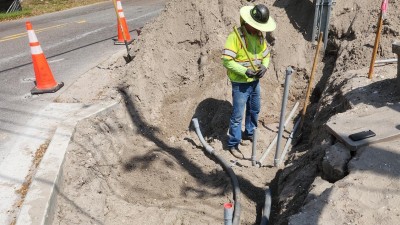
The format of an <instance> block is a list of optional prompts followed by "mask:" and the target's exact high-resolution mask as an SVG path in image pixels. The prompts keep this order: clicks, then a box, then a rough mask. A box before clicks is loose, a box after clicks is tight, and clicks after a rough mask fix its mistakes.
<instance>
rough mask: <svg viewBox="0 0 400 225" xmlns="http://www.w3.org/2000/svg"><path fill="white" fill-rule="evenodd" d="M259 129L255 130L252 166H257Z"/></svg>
mask: <svg viewBox="0 0 400 225" xmlns="http://www.w3.org/2000/svg"><path fill="white" fill-rule="evenodd" d="M257 133H258V132H257V128H255V129H254V131H253V145H252V146H251V165H252V166H256V165H257V161H256V152H257V136H258V134H257Z"/></svg>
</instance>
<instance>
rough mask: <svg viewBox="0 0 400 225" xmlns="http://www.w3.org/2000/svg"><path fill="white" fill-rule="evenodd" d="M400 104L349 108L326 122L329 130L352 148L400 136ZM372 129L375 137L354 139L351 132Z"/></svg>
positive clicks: (355, 148)
mask: <svg viewBox="0 0 400 225" xmlns="http://www.w3.org/2000/svg"><path fill="white" fill-rule="evenodd" d="M399 118H400V104H393V105H389V106H384V107H381V108H373V109H368V110H367V111H365V110H362V109H354V110H348V111H346V112H344V113H340V114H337V115H335V116H333V117H332V118H331V119H330V120H329V121H328V122H327V124H326V127H327V129H328V131H329V132H330V133H331V134H333V135H334V136H335V137H336V138H337V139H338V140H340V141H341V142H343V143H344V144H345V145H346V146H347V147H348V148H350V149H351V150H353V151H354V150H357V149H358V148H360V147H362V146H367V145H371V144H374V143H378V142H384V141H390V140H395V139H398V138H400V121H399ZM365 130H372V131H373V132H375V134H376V136H375V137H370V138H366V139H363V140H359V141H353V140H351V139H350V138H349V135H350V134H354V133H357V132H360V131H365Z"/></svg>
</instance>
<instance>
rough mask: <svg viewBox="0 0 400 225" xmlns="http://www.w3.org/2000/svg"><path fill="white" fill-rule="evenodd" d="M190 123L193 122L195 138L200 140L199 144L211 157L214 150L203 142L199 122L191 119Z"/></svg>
mask: <svg viewBox="0 0 400 225" xmlns="http://www.w3.org/2000/svg"><path fill="white" fill-rule="evenodd" d="M192 122H193V125H194V128H195V130H196V134H197V136H198V137H199V139H200V142H201V144H202V145H203V146H204V148H205V149H206V151H207V152H208V153H210V154H211V155H213V153H214V149H213V148H212V147H211V146H210V145H209V144H207V142H206V141H205V140H204V137H203V135H202V134H201V131H200V126H199V120H198V119H197V118H193V119H192Z"/></svg>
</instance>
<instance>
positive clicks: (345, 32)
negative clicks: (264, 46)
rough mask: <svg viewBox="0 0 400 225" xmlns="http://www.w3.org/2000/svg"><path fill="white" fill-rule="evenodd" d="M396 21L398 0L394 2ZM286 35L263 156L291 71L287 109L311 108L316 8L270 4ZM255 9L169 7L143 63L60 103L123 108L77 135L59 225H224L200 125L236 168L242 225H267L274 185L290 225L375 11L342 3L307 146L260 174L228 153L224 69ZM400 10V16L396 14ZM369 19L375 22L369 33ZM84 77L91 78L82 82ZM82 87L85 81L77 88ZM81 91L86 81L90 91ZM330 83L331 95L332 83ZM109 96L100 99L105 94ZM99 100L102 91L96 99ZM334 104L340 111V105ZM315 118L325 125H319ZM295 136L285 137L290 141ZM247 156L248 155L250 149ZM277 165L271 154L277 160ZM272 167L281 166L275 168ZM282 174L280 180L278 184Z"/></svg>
mask: <svg viewBox="0 0 400 225" xmlns="http://www.w3.org/2000/svg"><path fill="white" fill-rule="evenodd" d="M392 2H393V4H392V5H391V7H393V9H392V10H393V14H392V13H391V14H390V15H393V16H394V15H397V14H394V12H398V10H399V9H398V4H396V2H398V1H391V3H392ZM263 3H264V4H266V5H268V6H269V8H270V11H271V15H272V16H273V17H274V18H275V20H276V21H277V24H278V28H277V30H276V31H274V36H275V37H276V42H275V45H274V46H273V52H272V64H271V66H270V68H269V69H268V71H267V75H266V76H265V78H263V79H262V80H261V82H262V89H263V92H262V110H261V115H260V127H259V128H260V129H259V131H260V141H259V143H258V146H257V147H258V149H259V151H260V152H261V150H264V149H265V148H266V146H267V145H268V144H269V143H270V142H271V140H272V139H273V137H274V135H275V134H276V129H277V122H278V117H279V113H280V107H281V105H280V104H281V99H282V92H283V83H284V79H285V77H284V72H285V69H286V67H287V66H293V67H294V68H295V70H296V73H295V74H294V76H292V81H291V89H290V96H289V105H288V108H289V109H291V107H292V106H293V105H294V103H295V102H296V101H300V103H301V104H302V101H303V99H304V97H303V95H304V93H305V89H306V85H307V83H306V82H307V80H308V78H309V74H310V69H311V65H312V59H313V57H314V50H313V48H312V46H311V44H310V37H311V30H312V23H313V12H314V7H313V4H312V1H290V0H280V1H275V2H264V1H263ZM247 4H250V3H248V2H247V1H228V0H218V1H205V0H201V1H198V0H171V1H169V2H168V3H167V4H166V9H165V11H164V12H163V13H162V14H161V16H160V17H158V18H157V19H156V20H155V21H153V22H152V23H150V24H147V25H146V26H145V28H144V29H143V35H142V36H141V37H140V39H139V40H138V41H135V43H134V46H135V49H134V50H133V53H134V55H135V58H134V61H133V62H131V63H130V64H127V65H126V66H125V65H124V63H123V60H122V59H118V60H113V61H108V62H105V63H104V64H103V65H100V66H98V67H97V68H95V69H94V70H93V71H91V72H89V74H90V73H98V76H99V77H102V78H104V79H98V80H97V81H96V82H94V83H93V85H94V86H97V87H96V88H97V90H96V89H95V87H92V88H90V90H92V91H87V92H82V90H83V87H79V85H78V86H76V85H75V86H72V87H71V88H70V89H69V93H73V92H75V91H78V90H79V91H80V92H79V93H81V95H82V96H80V97H76V96H75V97H74V98H72V97H71V96H72V95H69V94H68V93H66V94H65V95H64V96H61V97H60V98H59V99H58V101H65V102H70V101H71V102H74V101H80V102H88V103H90V102H93V101H98V100H105V99H117V100H120V101H121V104H120V105H119V106H118V107H117V108H115V109H114V110H112V111H111V112H107V113H104V114H103V115H99V116H97V117H95V118H91V119H90V120H87V121H85V122H84V123H81V124H80V125H79V126H78V127H77V129H76V130H77V132H76V134H75V135H74V139H73V142H72V144H71V145H70V147H69V153H68V155H67V159H66V165H65V167H64V171H65V172H64V179H63V181H64V187H63V188H62V190H61V193H60V195H59V196H58V202H59V206H58V208H57V215H56V219H55V222H54V224H92V223H97V224H126V223H133V224H154V223H155V224H192V225H193V224H221V223H222V215H223V210H222V204H223V203H224V202H229V201H232V189H231V186H230V184H229V179H228V177H227V176H226V175H225V173H224V172H223V170H222V169H221V168H220V166H218V165H217V164H216V163H215V162H214V161H213V158H212V157H208V156H207V155H206V154H205V153H204V152H203V151H202V147H201V146H200V143H199V141H198V138H197V137H196V135H195V133H194V132H193V130H191V129H190V121H191V119H192V118H193V117H197V118H199V121H200V126H201V129H202V131H203V134H204V135H205V138H206V140H207V141H208V142H209V143H210V144H211V145H212V146H213V147H214V148H215V149H216V150H217V151H218V154H221V155H222V156H223V157H225V158H226V159H227V160H228V161H230V162H231V163H232V165H234V167H233V168H234V171H235V173H236V174H237V175H238V177H239V183H240V188H241V190H242V217H241V218H242V223H241V224H254V223H259V221H260V217H261V208H262V206H263V204H264V190H265V187H266V186H270V185H272V184H274V185H273V188H274V189H273V195H274V200H273V207H274V208H273V220H274V222H275V223H274V224H286V223H287V219H288V217H289V216H290V215H292V214H294V213H296V212H298V211H299V209H300V207H301V206H302V204H303V202H304V199H305V197H306V196H307V194H308V192H309V188H310V186H311V185H312V182H313V181H314V179H315V177H316V176H317V175H318V173H319V163H320V161H321V159H322V157H323V155H324V151H323V145H327V144H329V142H328V141H329V140H328V141H326V140H325V142H323V141H324V139H326V138H327V137H328V135H327V134H326V133H324V132H323V131H324V129H323V124H324V123H325V122H326V121H327V119H328V118H329V117H330V116H331V115H333V114H335V113H337V112H341V111H344V110H345V109H347V108H348V107H350V106H349V105H350V104H347V103H343V98H340V96H338V97H337V93H336V91H335V90H337V88H338V85H340V84H341V83H340V82H339V83H338V84H337V83H333V81H334V80H335V79H346V78H345V77H340V76H342V74H343V73H342V72H343V71H346V70H348V69H356V68H357V69H358V68H360V67H365V66H366V65H368V59H369V57H370V55H371V51H372V48H371V43H373V38H374V26H375V24H376V22H375V21H373V22H371V20H370V17H371V15H375V14H377V12H378V10H377V9H378V8H379V7H377V6H376V5H374V4H373V3H370V2H360V1H355V0H354V1H346V2H337V3H336V5H335V6H334V11H333V16H332V27H331V33H330V41H329V47H328V49H327V52H326V55H325V57H324V59H323V62H322V63H320V64H319V68H318V71H320V72H319V73H317V75H316V81H319V82H318V84H317V85H316V88H315V90H314V92H313V96H312V105H311V106H310V108H309V112H310V113H309V116H307V121H306V124H305V129H304V132H303V136H302V139H301V140H297V142H298V145H297V146H296V147H295V148H294V149H293V153H292V154H291V156H290V157H289V160H288V161H287V162H286V164H287V167H286V168H285V169H283V170H279V171H278V168H273V167H272V168H271V167H262V168H254V167H252V166H251V163H250V161H248V160H242V161H239V162H237V161H234V158H232V156H231V155H230V154H229V153H227V152H225V151H223V150H221V149H222V148H223V146H224V143H225V142H226V133H227V129H228V120H229V116H230V109H231V104H230V100H231V93H230V91H231V90H230V84H229V82H228V80H227V77H226V72H225V69H224V68H223V67H222V65H221V62H220V55H221V50H222V48H223V45H224V42H225V38H226V37H227V35H228V34H229V32H231V30H232V27H233V26H234V25H237V24H239V15H238V11H239V9H240V7H241V6H243V5H247ZM396 10H397V11H396ZM365 21H369V22H368V23H369V24H368V23H366V22H365ZM390 21H393V22H389V21H387V22H386V25H385V27H384V34H383V37H382V47H381V48H380V52H379V55H380V57H387V56H389V55H390V52H391V50H390V48H391V47H390V46H389V44H388V43H389V42H390V39H391V38H393V37H395V36H397V35H398V33H396V31H398V30H399V29H398V28H399V24H398V21H395V20H390ZM81 79H88V80H89V79H90V78H89V76H83V77H82V78H81ZM77 83H79V82H77ZM82 83H83V82H82ZM330 84H332V85H330ZM99 89H100V91H99ZM93 90H96V91H93ZM335 104H343V105H340V107H334V106H335ZM314 115H316V116H315V117H314ZM285 135H287V134H285ZM241 148H242V151H243V152H244V154H245V156H246V157H250V154H251V146H250V145H249V144H248V143H247V144H245V145H243V146H241ZM269 158H271V156H270V157H269ZM268 163H269V165H271V164H272V159H269V160H268ZM277 172H278V174H276V173H277Z"/></svg>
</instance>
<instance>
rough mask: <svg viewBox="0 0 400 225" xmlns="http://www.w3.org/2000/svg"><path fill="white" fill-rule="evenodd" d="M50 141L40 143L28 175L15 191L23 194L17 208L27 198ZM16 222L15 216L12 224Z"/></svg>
mask: <svg viewBox="0 0 400 225" xmlns="http://www.w3.org/2000/svg"><path fill="white" fill-rule="evenodd" d="M49 143H50V141H46V142H45V143H44V144H42V145H40V147H39V148H38V149H37V150H36V152H35V157H34V158H33V161H32V166H31V168H30V170H29V173H28V175H27V176H26V177H25V181H24V183H23V184H22V186H21V187H20V188H19V189H18V190H16V191H15V192H16V193H18V194H20V195H21V197H20V199H19V200H18V202H17V203H16V205H15V207H16V208H21V206H22V203H23V202H24V200H25V197H26V194H27V193H28V190H29V186H30V185H31V183H32V178H33V176H34V174H35V172H36V169H37V167H38V166H39V164H40V161H42V158H43V156H44V153H46V150H47V147H49ZM15 223H16V218H14V220H13V221H12V222H11V223H10V225H14V224H15Z"/></svg>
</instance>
